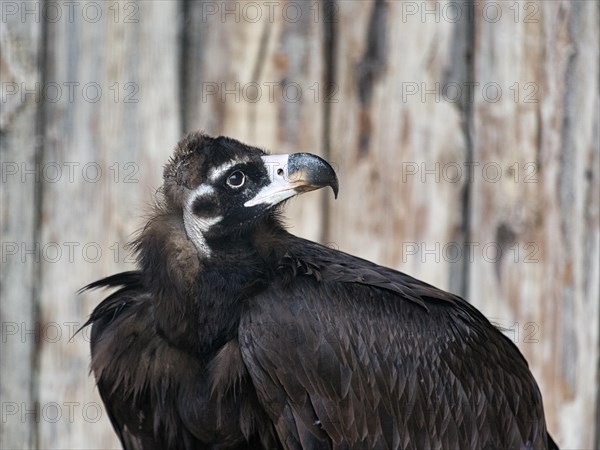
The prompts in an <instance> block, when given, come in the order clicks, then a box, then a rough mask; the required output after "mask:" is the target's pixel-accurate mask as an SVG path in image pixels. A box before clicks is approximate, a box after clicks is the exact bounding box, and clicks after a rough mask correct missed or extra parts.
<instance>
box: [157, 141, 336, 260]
mask: <svg viewBox="0 0 600 450" xmlns="http://www.w3.org/2000/svg"><path fill="white" fill-rule="evenodd" d="M326 186H330V187H331V188H332V189H333V192H334V194H335V195H336V196H337V192H338V180H337V176H336V174H335V171H334V170H333V168H332V167H331V166H330V165H329V164H328V163H327V162H326V161H325V160H323V159H322V158H320V157H318V156H316V155H312V154H309V153H296V154H292V155H269V154H267V153H265V152H264V151H262V150H260V149H258V148H255V147H250V146H248V145H245V144H242V143H241V142H239V141H236V140H234V139H231V138H227V137H218V138H212V137H209V136H207V135H204V134H201V133H194V134H191V135H189V136H188V137H187V138H186V139H184V140H182V141H181V142H180V143H179V145H178V146H177V148H176V150H175V153H174V155H173V157H172V158H171V160H170V161H169V163H168V164H167V165H166V167H165V170H164V193H165V196H166V201H167V202H168V203H170V204H171V205H177V206H178V207H179V208H181V211H182V214H183V223H184V226H185V231H186V233H187V235H188V237H189V238H190V240H191V241H192V242H193V243H194V245H195V246H196V248H197V249H198V252H199V253H200V254H201V255H205V256H210V253H211V250H210V249H211V243H214V244H217V245H218V241H219V240H222V239H227V238H230V237H231V236H236V235H240V234H244V233H245V232H246V231H248V230H251V229H253V228H254V225H256V224H257V223H259V222H260V221H261V220H265V219H268V218H270V217H273V216H274V214H275V212H276V210H277V207H278V205H281V202H283V201H284V200H287V199H289V198H291V197H293V196H295V195H297V194H300V193H303V192H308V191H312V190H315V189H320V188H322V187H326Z"/></svg>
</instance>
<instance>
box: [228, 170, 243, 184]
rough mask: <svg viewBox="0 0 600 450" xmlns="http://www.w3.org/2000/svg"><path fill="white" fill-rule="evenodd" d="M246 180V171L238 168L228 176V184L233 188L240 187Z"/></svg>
mask: <svg viewBox="0 0 600 450" xmlns="http://www.w3.org/2000/svg"><path fill="white" fill-rule="evenodd" d="M245 181H246V175H244V172H242V171H239V170H236V171H235V172H233V173H232V174H231V175H229V177H228V178H227V185H228V186H230V187H232V188H239V187H242V186H243V185H244V183H245Z"/></svg>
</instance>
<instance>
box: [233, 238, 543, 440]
mask: <svg viewBox="0 0 600 450" xmlns="http://www.w3.org/2000/svg"><path fill="white" fill-rule="evenodd" d="M286 244H287V245H286V249H285V251H283V256H281V258H280V262H279V271H278V275H277V276H275V279H274V280H273V282H272V283H271V284H270V286H269V287H268V288H267V289H265V290H264V291H262V292H260V293H259V294H257V295H255V296H254V297H253V298H251V299H248V300H247V307H246V311H245V313H244V314H243V315H242V319H241V322H240V326H239V342H240V348H241V352H242V357H243V360H244V363H245V365H246V367H247V370H248V372H249V374H250V377H251V379H252V382H253V384H254V386H255V388H256V390H257V393H258V397H259V400H260V402H261V404H262V405H263V407H264V409H265V410H266V412H267V414H268V415H269V417H270V418H271V420H272V421H273V423H274V424H275V428H276V430H277V434H278V436H279V439H280V440H281V441H282V443H283V445H284V446H285V447H286V448H314V449H319V448H322V449H329V448H382V449H383V448H430V447H434V446H438V445H440V442H441V448H499V447H502V448H546V445H548V442H549V440H548V439H549V437H548V436H547V433H546V425H545V423H544V414H543V410H542V408H543V407H542V399H541V395H540V392H539V390H538V388H537V385H536V383H535V380H534V379H533V377H532V375H531V373H530V372H529V369H528V367H527V363H526V362H525V359H524V358H523V356H522V355H521V353H520V352H519V350H518V349H517V347H516V346H515V345H514V344H513V343H512V342H511V341H510V340H509V339H508V338H506V337H505V336H504V335H502V333H500V332H499V331H498V330H497V329H496V328H495V327H494V326H493V325H491V324H490V323H489V321H487V319H485V317H484V316H483V315H482V314H481V313H479V312H478V311H477V310H476V309H475V308H473V307H472V306H470V305H469V304H468V303H467V302H465V301H464V300H462V299H461V298H459V297H457V296H454V295H452V294H449V293H446V292H443V291H441V290H439V289H436V288H434V287H433V286H430V285H427V284H425V283H422V282H420V281H418V280H416V279H414V278H411V277H409V276H407V275H405V274H403V273H400V272H397V271H394V270H392V269H387V268H383V267H379V266H377V265H375V264H373V263H370V262H368V261H365V260H362V259H359V258H356V257H353V256H350V255H347V254H345V253H341V252H338V251H335V250H332V249H329V248H327V247H324V246H321V245H318V244H315V243H312V242H308V241H304V240H302V239H299V238H294V237H290V238H289V240H288V241H287V242H286ZM532 417H536V418H539V419H536V420H533V421H532V420H531V418H532ZM436 437H439V439H438V440H435V439H436ZM430 438H432V439H434V440H433V441H429V439H430ZM474 439H475V440H476V442H474V441H473V440H474Z"/></svg>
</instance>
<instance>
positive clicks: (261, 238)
mask: <svg viewBox="0 0 600 450" xmlns="http://www.w3.org/2000/svg"><path fill="white" fill-rule="evenodd" d="M285 234H286V232H285V231H284V229H283V227H282V226H281V225H280V224H279V222H278V221H277V219H275V218H267V219H265V220H264V221H261V222H258V223H256V224H254V226H253V227H251V228H249V229H248V231H247V232H246V233H243V234H239V235H237V236H235V237H233V238H231V237H229V238H228V239H223V240H222V241H221V242H219V243H218V245H216V246H215V248H211V256H210V258H208V259H206V258H201V257H200V255H199V254H198V250H197V249H196V247H195V245H194V244H193V243H192V241H190V240H189V239H188V236H187V234H186V231H185V227H184V223H183V218H182V212H181V210H178V211H159V212H158V214H156V215H155V216H154V217H153V218H152V219H151V220H150V221H149V222H148V225H147V226H146V227H145V229H144V230H143V231H142V233H141V234H140V236H139V238H138V239H137V240H136V241H135V242H134V248H135V250H136V252H137V254H138V264H139V265H140V269H141V271H142V277H143V282H144V285H145V286H146V289H147V290H148V291H149V292H150V294H151V296H152V311H153V317H154V323H155V329H156V331H157V332H158V333H159V334H160V335H162V336H163V337H164V338H165V339H166V340H167V341H168V342H170V343H171V344H172V345H174V346H176V347H177V348H180V349H185V350H186V351H188V352H190V353H192V354H195V355H196V356H198V357H201V358H207V359H208V358H211V357H212V355H213V354H214V353H215V352H216V351H217V350H218V349H219V348H221V347H222V346H223V345H224V344H225V343H226V342H227V341H229V340H231V339H233V338H235V337H236V336H237V329H238V324H239V318H240V315H241V312H242V309H243V307H244V299H245V298H248V297H250V296H251V295H253V294H255V293H256V292H258V291H260V290H261V289H263V288H264V287H265V286H266V285H267V284H268V278H269V276H270V272H269V269H268V268H269V267H276V264H274V261H272V259H274V258H276V254H278V253H279V252H276V251H274V248H280V246H279V245H275V243H276V242H281V240H280V239H284V236H285ZM270 245H272V246H273V249H271V248H269V247H270Z"/></svg>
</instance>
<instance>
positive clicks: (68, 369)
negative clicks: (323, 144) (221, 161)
mask: <svg viewBox="0 0 600 450" xmlns="http://www.w3.org/2000/svg"><path fill="white" fill-rule="evenodd" d="M80 8H81V12H84V11H85V14H87V15H85V14H84V15H81V14H77V13H76V14H75V15H74V19H73V20H72V21H69V20H68V17H65V16H63V17H64V20H60V21H57V22H55V23H48V24H47V26H48V41H47V42H48V46H49V47H48V50H47V51H48V57H47V62H48V65H47V67H45V80H46V82H47V83H50V82H53V83H57V84H58V85H60V86H64V85H65V84H66V83H79V84H78V85H76V86H75V88H74V94H73V97H72V99H69V98H65V97H64V96H63V97H61V98H59V99H58V101H56V102H47V103H46V105H45V111H44V113H45V117H46V124H45V134H44V161H43V164H44V166H47V167H49V166H50V165H57V166H59V167H61V168H62V169H63V176H61V177H60V178H59V179H58V180H56V182H48V181H47V180H46V182H43V186H42V190H43V202H42V207H43V209H42V223H41V234H40V238H39V239H40V243H41V245H42V246H43V245H46V244H47V243H50V242H56V243H57V244H58V246H59V247H60V248H61V249H62V250H63V253H62V256H61V257H60V258H58V259H57V260H56V261H52V260H50V259H49V258H48V257H46V258H43V259H42V262H41V280H40V281H39V286H40V307H41V311H40V313H41V318H40V320H41V323H42V324H49V323H54V324H57V325H56V326H57V327H58V329H59V330H61V331H62V336H61V339H59V340H57V341H56V342H54V341H52V340H49V339H45V340H43V341H42V343H41V345H40V349H39V351H40V354H39V370H40V371H39V381H38V384H39V401H40V405H42V407H48V406H49V405H53V404H57V405H58V406H59V408H60V409H59V411H60V412H62V416H61V417H60V418H59V420H52V419H53V418H54V417H55V415H56V413H55V412H54V410H52V409H50V408H48V410H47V412H46V414H47V417H42V420H40V422H39V428H38V435H39V447H40V448H118V447H119V444H118V441H117V439H116V436H115V434H114V432H113V431H112V429H111V427H110V424H109V421H108V418H107V414H106V412H105V411H104V408H103V406H102V404H101V401H100V399H99V396H98V394H97V391H96V389H95V387H94V382H93V377H91V376H88V371H87V368H88V365H89V343H88V339H87V337H88V336H89V332H84V333H82V334H79V335H77V336H76V337H75V338H74V339H73V340H72V341H68V338H69V334H70V333H68V332H67V331H71V330H70V329H69V330H68V329H67V325H68V324H69V323H71V322H72V323H78V324H81V323H82V322H83V321H84V320H85V318H86V316H87V315H88V314H89V313H90V311H91V309H92V308H93V307H94V306H95V305H97V304H98V303H99V301H100V300H101V299H102V295H103V293H100V292H94V293H88V294H85V295H84V296H77V294H76V291H77V289H79V288H80V287H81V286H82V284H84V283H86V282H91V281H93V280H96V279H98V278H99V277H102V276H106V275H109V274H112V273H115V272H117V271H119V270H123V269H131V268H132V267H133V265H132V264H131V261H130V260H128V259H127V258H126V257H127V252H126V250H125V248H124V244H125V243H126V242H127V241H128V240H129V238H130V236H131V234H132V232H134V231H135V230H136V229H137V228H138V227H139V226H140V225H141V224H142V223H143V218H142V217H141V216H142V215H143V213H144V207H143V205H144V204H148V203H150V202H151V201H152V196H153V193H154V191H155V189H156V188H158V187H159V186H160V184H161V175H162V165H163V164H164V162H165V161H166V160H167V158H168V157H169V155H170V154H171V151H172V148H173V147H174V145H175V143H176V141H177V140H178V139H179V135H180V129H181V125H180V120H179V110H178V107H177V98H178V44H177V42H178V41H177V39H178V35H177V30H178V25H177V24H178V20H179V16H178V14H179V5H178V4H177V3H175V2H168V1H162V2H139V3H133V2H126V3H115V2H109V3H97V2H96V3H95V2H92V3H87V4H82V5H81V6H80ZM86 8H87V9H86ZM97 14H101V16H100V18H99V19H98V20H96V18H97V17H98V16H97ZM63 89H64V87H63ZM64 92H65V91H63V93H64ZM68 164H71V165H72V167H73V176H72V177H71V179H69V177H67V176H66V173H65V172H66V166H68ZM43 181H44V180H43ZM69 243H73V244H69ZM68 245H71V246H72V247H73V256H72V258H69V257H68V252H67V249H66V247H67V246H68ZM67 402H75V404H74V405H73V409H72V416H71V417H72V419H70V417H69V409H68V403H67ZM53 414H54V416H53Z"/></svg>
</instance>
